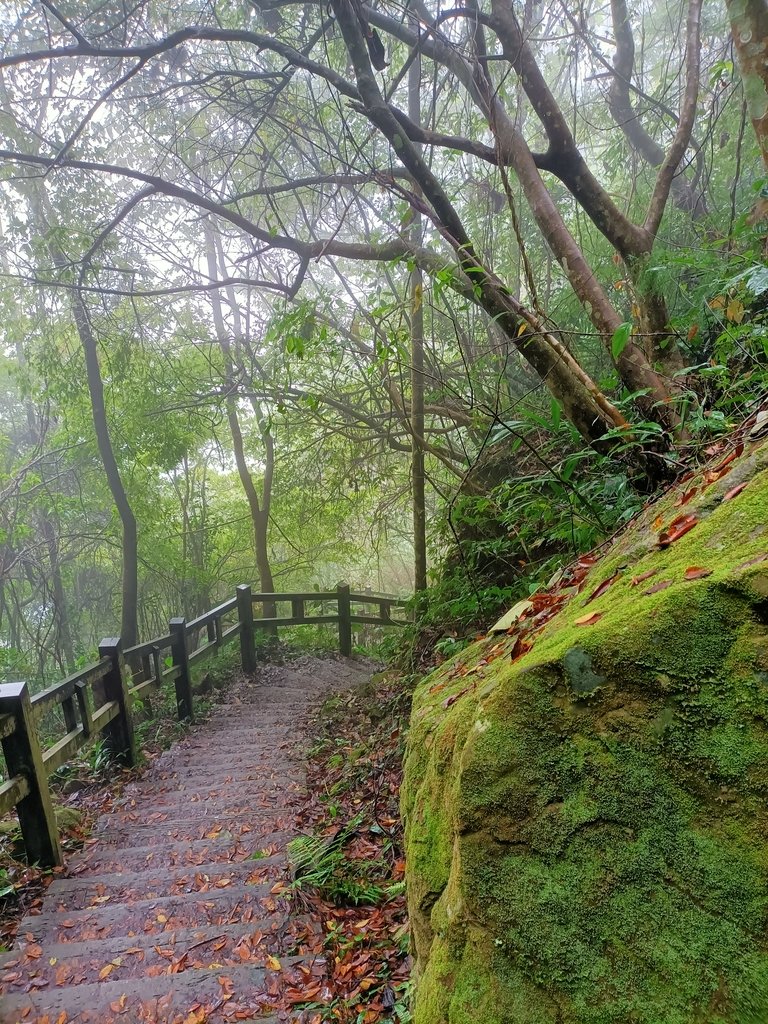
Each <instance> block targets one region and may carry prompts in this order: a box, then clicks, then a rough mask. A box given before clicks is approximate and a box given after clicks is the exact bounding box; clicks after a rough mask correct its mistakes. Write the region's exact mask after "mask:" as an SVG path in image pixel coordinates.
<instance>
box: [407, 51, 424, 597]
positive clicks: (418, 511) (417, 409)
mask: <svg viewBox="0 0 768 1024" xmlns="http://www.w3.org/2000/svg"><path fill="white" fill-rule="evenodd" d="M420 92H421V57H420V56H419V54H418V52H417V53H416V54H415V56H414V59H413V62H412V64H411V66H410V68H409V69H408V116H409V117H410V118H411V120H412V121H413V122H414V123H415V124H419V125H420V124H421V99H420ZM411 239H412V241H413V244H414V246H416V247H419V246H421V241H422V224H421V215H420V214H419V213H418V212H416V211H415V210H414V212H413V222H412V224H411ZM410 292H411V316H410V320H411V496H412V504H413V589H414V593H416V594H419V593H420V592H421V591H423V590H426V589H427V513H426V507H425V495H424V301H423V297H424V279H423V276H422V273H421V269H420V268H419V267H418V266H416V265H415V264H414V267H413V269H412V270H411V274H410Z"/></svg>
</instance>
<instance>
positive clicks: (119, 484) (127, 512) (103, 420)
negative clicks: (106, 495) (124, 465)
mask: <svg viewBox="0 0 768 1024" xmlns="http://www.w3.org/2000/svg"><path fill="white" fill-rule="evenodd" d="M72 311H73V313H74V318H75V326H76V327H77V332H78V335H79V336H80V343H81V344H82V346H83V351H84V353H85V369H86V375H87V378H88V393H89V395H90V398H91V413H92V416H93V429H94V431H95V433H96V444H97V445H98V448H99V455H100V456H101V461H102V463H103V465H104V474H105V476H106V478H107V486H108V487H109V490H110V493H111V494H112V500H113V501H114V503H115V507H116V508H117V513H118V515H119V516H120V523H121V525H122V527H123V544H122V614H121V619H120V637H121V639H122V641H123V647H124V648H126V647H133V646H134V644H137V643H138V641H139V618H138V616H139V547H138V529H137V526H136V516H135V515H134V514H133V509H132V508H131V503H130V501H129V500H128V494H127V492H126V490H125V487H124V486H123V480H122V477H121V476H120V470H119V468H118V465H117V460H116V459H115V453H114V450H113V448H112V439H111V437H110V433H109V423H108V421H107V410H106V406H105V404H104V382H103V381H102V379H101V369H100V367H99V355H98V350H97V348H96V339H95V338H94V336H93V331H92V330H91V322H90V320H89V319H88V311H87V310H86V308H85V303H84V302H83V298H82V295H81V294H80V293H79V292H73V293H72Z"/></svg>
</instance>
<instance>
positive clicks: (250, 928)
mask: <svg viewBox="0 0 768 1024" xmlns="http://www.w3.org/2000/svg"><path fill="white" fill-rule="evenodd" d="M369 674H370V667H369V666H367V665H364V664H360V663H356V662H355V661H353V660H341V659H314V658H301V659H298V660H297V661H295V662H290V663H289V664H287V665H283V666H276V665H268V666H263V667H261V668H260V669H259V671H258V673H257V675H256V676H255V677H254V678H251V679H246V680H241V681H240V682H238V683H237V684H235V685H233V688H232V691H231V692H230V694H229V696H228V698H227V702H226V703H223V704H222V705H221V706H220V707H219V708H218V709H217V710H216V711H214V712H213V714H212V716H211V718H210V719H209V720H208V721H207V722H205V723H202V724H199V725H196V726H195V727H194V728H193V729H192V730H191V731H190V733H189V735H187V736H186V737H185V738H184V739H183V740H182V741H180V742H179V743H177V744H176V745H175V746H174V747H172V748H171V749H170V750H168V751H166V752H165V753H164V754H162V755H161V756H160V757H159V758H158V759H157V760H156V761H155V763H154V764H153V765H152V766H151V768H150V769H149V770H148V771H147V772H146V774H144V775H143V776H142V778H141V779H140V780H138V781H137V782H135V783H132V784H130V785H129V786H127V787H126V789H125V791H124V793H123V795H122V797H121V798H120V800H119V801H116V802H115V805H114V807H113V809H112V811H111V812H110V813H108V814H105V815H103V817H102V818H100V819H99V821H98V822H97V824H96V827H95V829H94V832H93V835H92V837H91V839H90V840H89V842H88V844H87V845H86V847H85V849H84V850H82V851H81V852H80V853H78V854H76V855H75V856H73V857H71V858H70V860H69V862H68V863H67V865H66V871H65V873H64V874H63V875H62V876H61V877H59V878H58V879H57V880H56V881H54V882H53V883H52V885H51V886H50V888H49V889H48V892H47V895H46V898H45V901H44V904H43V906H42V908H40V912H39V913H38V914H36V915H34V916H29V917H27V918H26V919H25V920H24V921H23V922H22V924H21V926H20V928H19V932H18V941H17V944H16V948H14V949H13V950H12V951H11V952H9V953H6V954H3V955H2V957H0V1024H89V1022H91V1024H113V1022H114V1024H116V1022H125V1024H129V1022H130V1024H133V1022H147V1024H202V1022H206V1024H217V1022H224V1021H236V1020H246V1021H248V1020H250V1021H257V1020H258V1021H262V1022H267V1024H269V1022H277V1021H291V1020H296V1019H297V1017H296V1016H293V1015H291V1014H290V1013H289V1012H287V1011H280V1010H278V1009H276V1008H277V1007H279V1006H280V1002H281V1000H280V993H281V991H282V990H283V988H284V987H285V986H291V987H292V988H293V989H296V988H300V987H301V985H302V981H304V982H307V983H308V982H309V981H310V980H311V979H312V978H313V977H314V976H315V974H320V973H322V971H323V970H324V966H325V965H324V964H323V963H320V962H318V960H317V957H313V956H310V955H301V946H300V944H297V942H296V941H295V939H294V931H296V932H298V931H299V927H300V922H299V919H298V918H296V917H295V916H292V915H291V914H290V913H289V907H288V902H287V900H286V899H285V898H284V896H283V895H282V892H283V890H284V887H285V883H286V880H287V877H288V876H287V869H286V858H285V847H286V844H287V843H288V841H289V840H290V839H291V838H292V836H293V835H294V834H295V833H296V815H297V812H298V810H299V809H300V807H301V805H302V801H303V798H304V795H305V785H306V779H305V774H304V770H303V765H302V749H303V748H304V746H305V741H306V739H307V728H308V712H309V709H310V707H311V706H312V704H313V703H314V702H315V701H316V700H317V699H318V698H320V697H322V696H323V695H324V694H325V693H329V692H331V691H333V690H338V689H340V688H343V687H344V686H345V685H347V686H349V685H355V684H356V683H360V682H362V681H363V680H364V679H365V678H367V677H368V675H369Z"/></svg>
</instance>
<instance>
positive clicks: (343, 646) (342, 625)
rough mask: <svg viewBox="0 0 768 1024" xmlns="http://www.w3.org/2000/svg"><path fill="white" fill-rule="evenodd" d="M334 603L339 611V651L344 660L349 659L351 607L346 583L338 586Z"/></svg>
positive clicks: (350, 652) (350, 647)
mask: <svg viewBox="0 0 768 1024" xmlns="http://www.w3.org/2000/svg"><path fill="white" fill-rule="evenodd" d="M336 601H337V604H338V609H339V650H340V651H341V653H342V654H343V655H344V657H345V658H349V657H350V655H351V654H352V605H351V602H350V600H349V584H348V583H340V584H339V585H338V587H337V588H336Z"/></svg>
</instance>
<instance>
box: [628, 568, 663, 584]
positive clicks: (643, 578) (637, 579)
mask: <svg viewBox="0 0 768 1024" xmlns="http://www.w3.org/2000/svg"><path fill="white" fill-rule="evenodd" d="M658 571H659V570H658V569H649V570H648V572H641V573H640V575H639V576H633V577H632V586H633V587H636V586H637V585H638V584H639V583H645V581H646V580H649V579H650V578H651V576H655V575H656V573H657V572H658Z"/></svg>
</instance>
